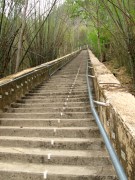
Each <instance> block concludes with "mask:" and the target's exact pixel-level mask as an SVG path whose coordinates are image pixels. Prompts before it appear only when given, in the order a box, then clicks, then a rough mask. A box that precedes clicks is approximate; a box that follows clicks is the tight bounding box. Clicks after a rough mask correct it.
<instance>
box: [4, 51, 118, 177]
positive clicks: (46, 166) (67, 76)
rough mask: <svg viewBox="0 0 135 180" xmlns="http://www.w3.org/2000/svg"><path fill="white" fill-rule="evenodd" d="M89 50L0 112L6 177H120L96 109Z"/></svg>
mask: <svg viewBox="0 0 135 180" xmlns="http://www.w3.org/2000/svg"><path fill="white" fill-rule="evenodd" d="M86 59H87V54H86V52H85V51H83V52H82V53H81V54H80V55H79V56H78V57H77V58H75V59H74V60H73V61H72V62H70V63H69V64H68V65H67V66H66V67H64V68H63V69H62V70H60V71H58V72H57V73H56V74H55V75H54V76H53V77H51V79H50V80H49V81H48V82H43V84H41V85H40V86H38V87H36V88H35V89H33V90H32V91H31V92H30V93H29V94H27V95H26V96H25V97H23V98H22V99H21V100H18V101H17V102H16V103H13V104H12V105H11V107H10V108H9V109H5V111H6V112H4V113H3V114H1V115H0V124H1V126H0V180H43V179H48V180H98V179H102V180H112V179H117V178H116V174H115V172H114V169H113V167H112V165H111V162H110V159H109V157H108V154H107V152H106V150H105V146H104V143H103V140H102V138H101V136H100V133H99V130H98V128H97V126H96V123H95V120H94V119H93V117H92V114H91V112H90V107H89V102H88V93H87V85H86V77H85V72H86Z"/></svg>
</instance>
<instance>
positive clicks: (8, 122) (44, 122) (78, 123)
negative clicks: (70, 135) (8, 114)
mask: <svg viewBox="0 0 135 180" xmlns="http://www.w3.org/2000/svg"><path fill="white" fill-rule="evenodd" d="M0 122H1V126H20V127H21V126H22V127H31V126H33V127H46V126H50V127H52V126H53V127H71V126H72V127H90V126H96V122H95V120H94V119H83V120H82V119H38V120H37V119H4V118H1V119H0Z"/></svg>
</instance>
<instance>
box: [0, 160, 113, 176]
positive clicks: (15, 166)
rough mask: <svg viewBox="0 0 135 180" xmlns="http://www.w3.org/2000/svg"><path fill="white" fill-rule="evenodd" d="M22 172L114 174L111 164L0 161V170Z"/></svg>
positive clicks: (86, 174) (88, 174)
mask: <svg viewBox="0 0 135 180" xmlns="http://www.w3.org/2000/svg"><path fill="white" fill-rule="evenodd" d="M2 171H6V172H10V171H11V172H14V173H18V172H24V173H34V174H36V173H40V174H43V175H44V172H46V171H47V174H48V176H49V174H50V175H51V174H53V175H66V176H68V175H69V176H91V175H93V176H98V177H99V176H111V175H112V176H115V172H114V170H113V168H112V166H111V165H110V166H98V168H97V167H93V166H67V165H66V166H65V165H39V164H33V163H17V162H11V163H9V162H8V163H6V162H0V172H2Z"/></svg>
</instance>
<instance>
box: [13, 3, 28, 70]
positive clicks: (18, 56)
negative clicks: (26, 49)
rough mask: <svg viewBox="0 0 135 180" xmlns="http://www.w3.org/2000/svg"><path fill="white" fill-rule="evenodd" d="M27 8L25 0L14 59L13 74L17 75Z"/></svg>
mask: <svg viewBox="0 0 135 180" xmlns="http://www.w3.org/2000/svg"><path fill="white" fill-rule="evenodd" d="M27 7H28V0H25V4H24V11H23V14H22V27H21V30H20V35H19V41H18V50H17V57H16V67H15V73H17V72H18V70H19V64H20V57H21V49H22V43H23V35H24V30H25V26H26V13H27Z"/></svg>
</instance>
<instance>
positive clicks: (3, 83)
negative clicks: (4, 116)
mask: <svg viewBox="0 0 135 180" xmlns="http://www.w3.org/2000/svg"><path fill="white" fill-rule="evenodd" d="M79 52H80V51H75V52H73V53H71V54H68V55H66V56H63V57H61V58H58V59H56V60H53V61H51V62H48V63H45V64H41V65H39V66H36V67H34V68H30V69H26V70H24V71H21V72H19V73H16V74H13V75H11V76H7V77H6V78H3V79H0V111H3V109H4V108H5V107H7V106H9V105H10V104H11V103H13V102H15V101H16V100H17V99H20V98H21V97H22V96H24V95H25V94H26V93H27V92H29V91H30V90H31V89H33V88H34V87H36V86H37V85H39V84H40V83H42V82H43V81H45V80H48V79H49V78H50V76H51V75H52V74H53V73H55V72H56V71H57V70H58V69H61V68H62V67H63V66H64V65H65V64H66V63H68V62H70V61H71V60H72V59H73V58H75V57H76V56H77V55H78V53H79Z"/></svg>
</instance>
